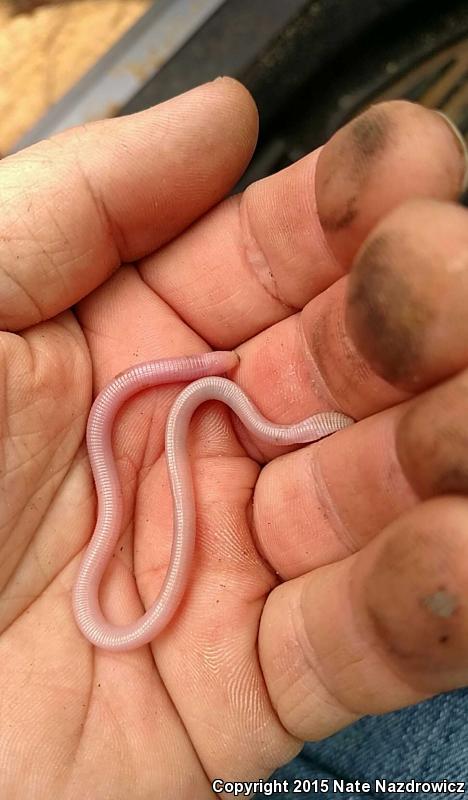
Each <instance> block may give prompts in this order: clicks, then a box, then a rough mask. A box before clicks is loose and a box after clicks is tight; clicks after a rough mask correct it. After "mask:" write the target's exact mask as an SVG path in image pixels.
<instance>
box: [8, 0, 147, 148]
mask: <svg viewBox="0 0 468 800" xmlns="http://www.w3.org/2000/svg"><path fill="white" fill-rule="evenodd" d="M148 5H149V0H62V2H59V1H58V0H56V1H55V2H53V0H0V152H3V153H5V152H7V151H8V150H9V148H10V147H11V146H12V145H13V143H14V142H15V141H16V139H18V138H19V136H20V135H21V134H22V133H24V132H25V131H26V130H28V128H30V127H31V126H32V125H33V124H34V122H36V120H37V119H39V117H40V116H42V114H43V113H44V112H45V111H46V110H47V108H48V107H49V106H51V105H52V104H53V103H54V102H55V101H56V100H58V99H59V98H60V97H61V96H62V95H63V94H64V93H65V92H66V91H67V89H69V88H70V86H72V85H73V84H74V83H75V82H76V81H77V80H78V78H80V77H81V75H83V73H84V72H86V70H87V69H89V67H91V66H92V65H93V63H94V62H95V61H96V60H97V59H98V58H99V56H100V55H102V54H103V53H104V52H105V51H106V50H108V49H109V47H110V46H111V45H112V44H113V43H114V42H115V41H116V40H117V39H118V38H119V37H120V36H121V35H122V34H123V33H124V32H125V30H127V28H129V27H130V25H132V24H133V22H135V21H136V19H137V18H138V17H139V16H140V15H141V14H142V13H143V11H144V10H145V9H146V8H147V7H148Z"/></svg>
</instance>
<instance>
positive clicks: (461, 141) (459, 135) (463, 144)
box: [434, 108, 468, 194]
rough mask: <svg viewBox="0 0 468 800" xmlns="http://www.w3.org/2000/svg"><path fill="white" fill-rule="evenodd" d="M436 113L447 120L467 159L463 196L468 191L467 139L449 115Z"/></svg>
mask: <svg viewBox="0 0 468 800" xmlns="http://www.w3.org/2000/svg"><path fill="white" fill-rule="evenodd" d="M434 111H435V113H436V114H438V115H439V116H440V117H442V119H443V120H445V122H446V123H447V125H448V126H449V128H450V130H451V131H452V133H453V135H454V136H455V139H456V140H457V143H458V146H459V147H460V150H461V152H462V155H463V158H464V159H465V175H464V178H463V186H462V194H463V193H464V192H466V190H467V189H468V146H467V143H466V140H465V137H464V136H463V134H462V132H461V131H460V129H459V128H458V127H457V126H456V125H455V123H454V122H453V120H451V119H450V117H449V116H447V114H445V113H444V112H443V111H439V109H438V108H436V109H434Z"/></svg>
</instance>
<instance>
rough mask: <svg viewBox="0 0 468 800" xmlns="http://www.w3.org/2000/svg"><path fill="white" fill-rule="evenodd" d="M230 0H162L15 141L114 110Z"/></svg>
mask: <svg viewBox="0 0 468 800" xmlns="http://www.w3.org/2000/svg"><path fill="white" fill-rule="evenodd" d="M225 2H226V0H156V2H154V3H153V5H151V6H150V8H149V9H148V11H147V12H146V13H145V14H143V16H142V17H141V18H140V19H139V20H138V22H136V24H135V25H133V26H132V27H131V28H130V30H129V31H127V33H126V34H124V36H123V37H122V38H121V39H120V40H119V41H118V42H117V43H116V44H115V45H114V46H113V47H112V48H111V49H110V50H109V51H108V52H107V53H106V54H105V55H104V56H103V57H102V58H101V59H100V60H99V61H98V62H97V63H96V64H95V65H94V67H92V68H91V69H90V70H89V72H87V73H86V74H85V75H84V76H83V78H82V79H81V80H80V81H79V82H78V83H77V84H76V85H75V86H74V87H73V88H72V89H71V90H70V91H69V92H68V93H67V94H66V95H65V96H64V97H63V98H62V99H61V100H59V101H58V102H57V103H56V104H55V105H54V106H53V107H52V108H51V109H50V110H49V111H48V112H47V113H46V114H45V115H44V116H43V117H42V119H40V120H39V122H38V123H36V125H35V126H34V127H33V128H32V129H31V130H29V131H28V132H27V133H26V134H25V135H24V136H22V137H21V139H20V140H19V141H18V142H17V143H16V144H15V146H14V148H13V152H15V151H16V150H20V149H21V148H23V147H27V146H28V145H30V144H33V143H34V142H37V141H39V140H40V139H44V138H46V137H48V136H51V135H53V134H54V133H57V132H58V131H61V130H64V129H65V128H69V127H71V126H73V125H79V124H82V123H84V122H90V121H91V120H93V119H101V118H102V117H109V116H113V115H114V114H115V113H117V112H118V110H119V109H120V108H121V107H122V106H123V105H125V103H126V102H127V101H129V100H130V98H132V97H133V96H134V95H135V94H136V93H137V92H138V91H139V89H141V87H142V86H143V85H144V84H145V83H146V81H147V80H148V79H149V78H150V77H152V76H154V75H155V74H156V73H157V72H158V71H159V70H160V69H161V68H162V67H163V66H164V64H165V63H166V62H167V61H168V60H169V59H170V58H171V57H172V56H173V55H174V54H175V53H176V52H177V51H178V50H179V49H180V48H181V47H182V46H183V45H184V44H185V43H186V42H187V41H188V40H189V39H190V37H191V36H192V35H193V34H194V33H195V32H196V31H198V30H199V28H201V27H202V26H203V24H204V23H205V22H206V21H207V20H208V19H209V18H210V17H211V16H212V15H213V14H214V13H215V12H216V11H217V10H218V9H219V8H220V7H221V6H222V5H223V4H224V3H225Z"/></svg>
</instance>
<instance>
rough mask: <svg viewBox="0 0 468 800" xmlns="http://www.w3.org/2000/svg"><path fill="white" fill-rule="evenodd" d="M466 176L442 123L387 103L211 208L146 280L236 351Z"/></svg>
mask: <svg viewBox="0 0 468 800" xmlns="http://www.w3.org/2000/svg"><path fill="white" fill-rule="evenodd" d="M409 165H411V166H410V167H409ZM465 169H466V162H465V156H464V153H463V152H462V148H461V146H460V143H459V140H458V138H457V137H456V136H454V134H453V131H452V130H451V128H450V127H449V126H448V125H447V124H446V122H445V121H444V120H443V118H442V117H441V116H440V115H439V114H437V113H434V112H432V111H429V110H427V109H424V108H422V107H420V106H416V105H413V104H410V103H406V102H401V101H395V102H390V103H385V104H383V105H381V106H376V107H374V108H372V109H370V110H369V111H367V112H366V113H365V114H364V115H362V116H361V117H358V118H357V119H356V120H354V121H353V122H351V123H350V124H349V125H347V126H346V127H345V128H343V130H342V131H340V132H339V133H338V134H337V135H336V136H335V137H333V138H332V139H331V140H330V142H328V144H327V145H325V147H324V148H323V149H321V150H317V151H316V152H315V153H312V154H311V155H309V156H307V157H306V158H304V159H302V160H301V161H299V162H298V163H296V164H294V165H293V166H291V167H289V168H288V169H286V170H283V171H282V172H280V173H278V174H276V175H273V176H271V177H269V178H266V179H265V180H262V181H260V182H258V183H255V184H253V185H252V186H250V187H249V188H248V189H247V190H246V191H245V192H244V194H243V195H242V196H238V197H234V198H231V199H230V200H229V201H227V202H226V203H223V204H221V205H220V206H218V207H216V208H215V209H213V210H212V211H211V212H210V214H208V215H207V216H206V217H205V218H204V219H203V220H201V221H200V222H199V223H198V224H196V225H194V226H193V227H192V228H190V229H189V230H187V231H186V232H185V233H184V234H183V235H182V236H181V237H179V239H178V240H177V241H174V242H171V243H170V244H169V245H168V246H167V247H165V248H164V249H163V250H162V251H160V252H158V253H157V254H156V255H154V256H151V257H150V258H149V259H146V260H145V261H144V262H143V263H142V265H141V267H140V270H141V274H142V275H143V277H144V279H145V281H146V282H147V283H148V284H149V285H150V286H151V287H152V288H153V289H154V290H155V291H156V292H157V293H158V294H159V295H160V296H161V297H162V298H164V299H165V300H166V301H167V302H169V303H170V304H171V306H172V307H173V308H174V309H175V310H176V311H177V313H178V314H179V315H180V316H181V317H182V318H183V319H184V320H185V321H186V322H187V323H188V324H189V325H190V326H191V327H192V328H193V329H194V330H196V331H197V332H198V333H199V334H200V335H201V336H202V337H203V338H204V339H205V340H207V341H209V342H210V343H211V345H212V346H216V347H233V346H237V345H238V344H239V343H240V342H242V341H244V340H246V339H247V338H249V337H251V336H253V335H254V334H256V333H258V331H261V330H263V329H265V328H267V327H268V326H270V325H272V324H273V323H275V322H277V321H278V320H280V319H283V318H285V317H287V316H289V315H291V314H293V313H294V312H295V311H296V310H297V309H300V308H302V307H303V306H304V305H305V304H306V303H307V302H308V301H309V300H310V299H311V298H312V297H315V296H316V295H317V294H318V293H319V292H321V291H323V290H324V289H326V287H328V286H330V284H332V283H333V281H335V280H336V279H337V278H338V277H339V276H340V275H342V274H343V272H344V271H345V270H346V268H347V267H348V266H349V264H350V262H351V259H352V256H353V254H354V252H355V250H356V249H357V247H358V246H359V245H360V244H361V243H362V242H363V241H364V238H365V236H366V235H367V233H368V232H369V230H370V229H371V228H372V227H373V226H374V225H375V224H376V222H377V221H378V220H379V219H381V218H382V217H383V216H385V214H386V213H387V212H388V211H389V210H390V209H392V208H395V207H396V206H397V205H399V204H400V203H401V202H403V201H404V200H405V199H407V198H410V197H413V196H419V197H435V198H439V199H441V200H445V199H455V198H456V197H458V195H459V194H460V191H461V189H462V185H463V182H464V175H465ZM350 195H351V197H352V202H353V209H354V212H353V215H352V218H351V215H350V212H349V205H350Z"/></svg>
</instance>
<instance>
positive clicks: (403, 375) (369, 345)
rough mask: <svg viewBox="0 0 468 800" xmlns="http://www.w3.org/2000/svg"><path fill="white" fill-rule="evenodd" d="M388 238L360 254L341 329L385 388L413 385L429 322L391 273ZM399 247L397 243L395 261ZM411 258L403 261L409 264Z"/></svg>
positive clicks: (427, 312) (405, 284)
mask: <svg viewBox="0 0 468 800" xmlns="http://www.w3.org/2000/svg"><path fill="white" fill-rule="evenodd" d="M392 250H393V238H392V237H391V236H389V235H388V234H382V235H381V236H377V237H376V238H374V239H373V240H372V241H371V242H370V243H369V245H368V246H367V247H366V248H365V249H364V251H363V253H362V254H361V256H360V259H359V261H358V263H357V265H356V266H355V268H354V269H353V271H352V273H351V276H350V282H349V289H348V303H347V310H346V325H347V328H348V331H349V333H350V335H351V338H352V339H353V341H354V343H355V344H356V346H357V347H358V349H359V351H360V352H361V353H362V354H363V355H364V356H365V358H366V359H367V361H368V362H369V363H370V365H371V366H372V367H373V368H374V369H375V370H376V372H378V373H379V374H380V375H381V377H383V378H385V380H387V381H389V382H390V383H393V384H396V385H399V384H402V385H404V386H405V388H408V385H409V386H411V385H412V384H413V383H414V382H417V379H418V376H419V373H420V372H421V366H422V365H423V364H424V360H425V338H426V330H427V327H428V326H429V324H430V323H431V321H432V319H433V318H434V311H433V309H431V308H429V307H427V305H424V303H423V302H422V301H421V298H420V297H418V296H417V295H416V293H415V291H414V288H413V286H412V285H411V283H410V281H409V280H408V279H407V277H406V275H405V273H404V272H403V271H402V270H399V271H397V270H396V269H393V268H392V264H393V260H394V259H393V257H392ZM402 256H404V245H403V244H402V241H401V239H400V240H399V242H398V258H399V259H400V260H401V258H402ZM411 258H412V256H411V253H410V252H408V262H409V264H411Z"/></svg>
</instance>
